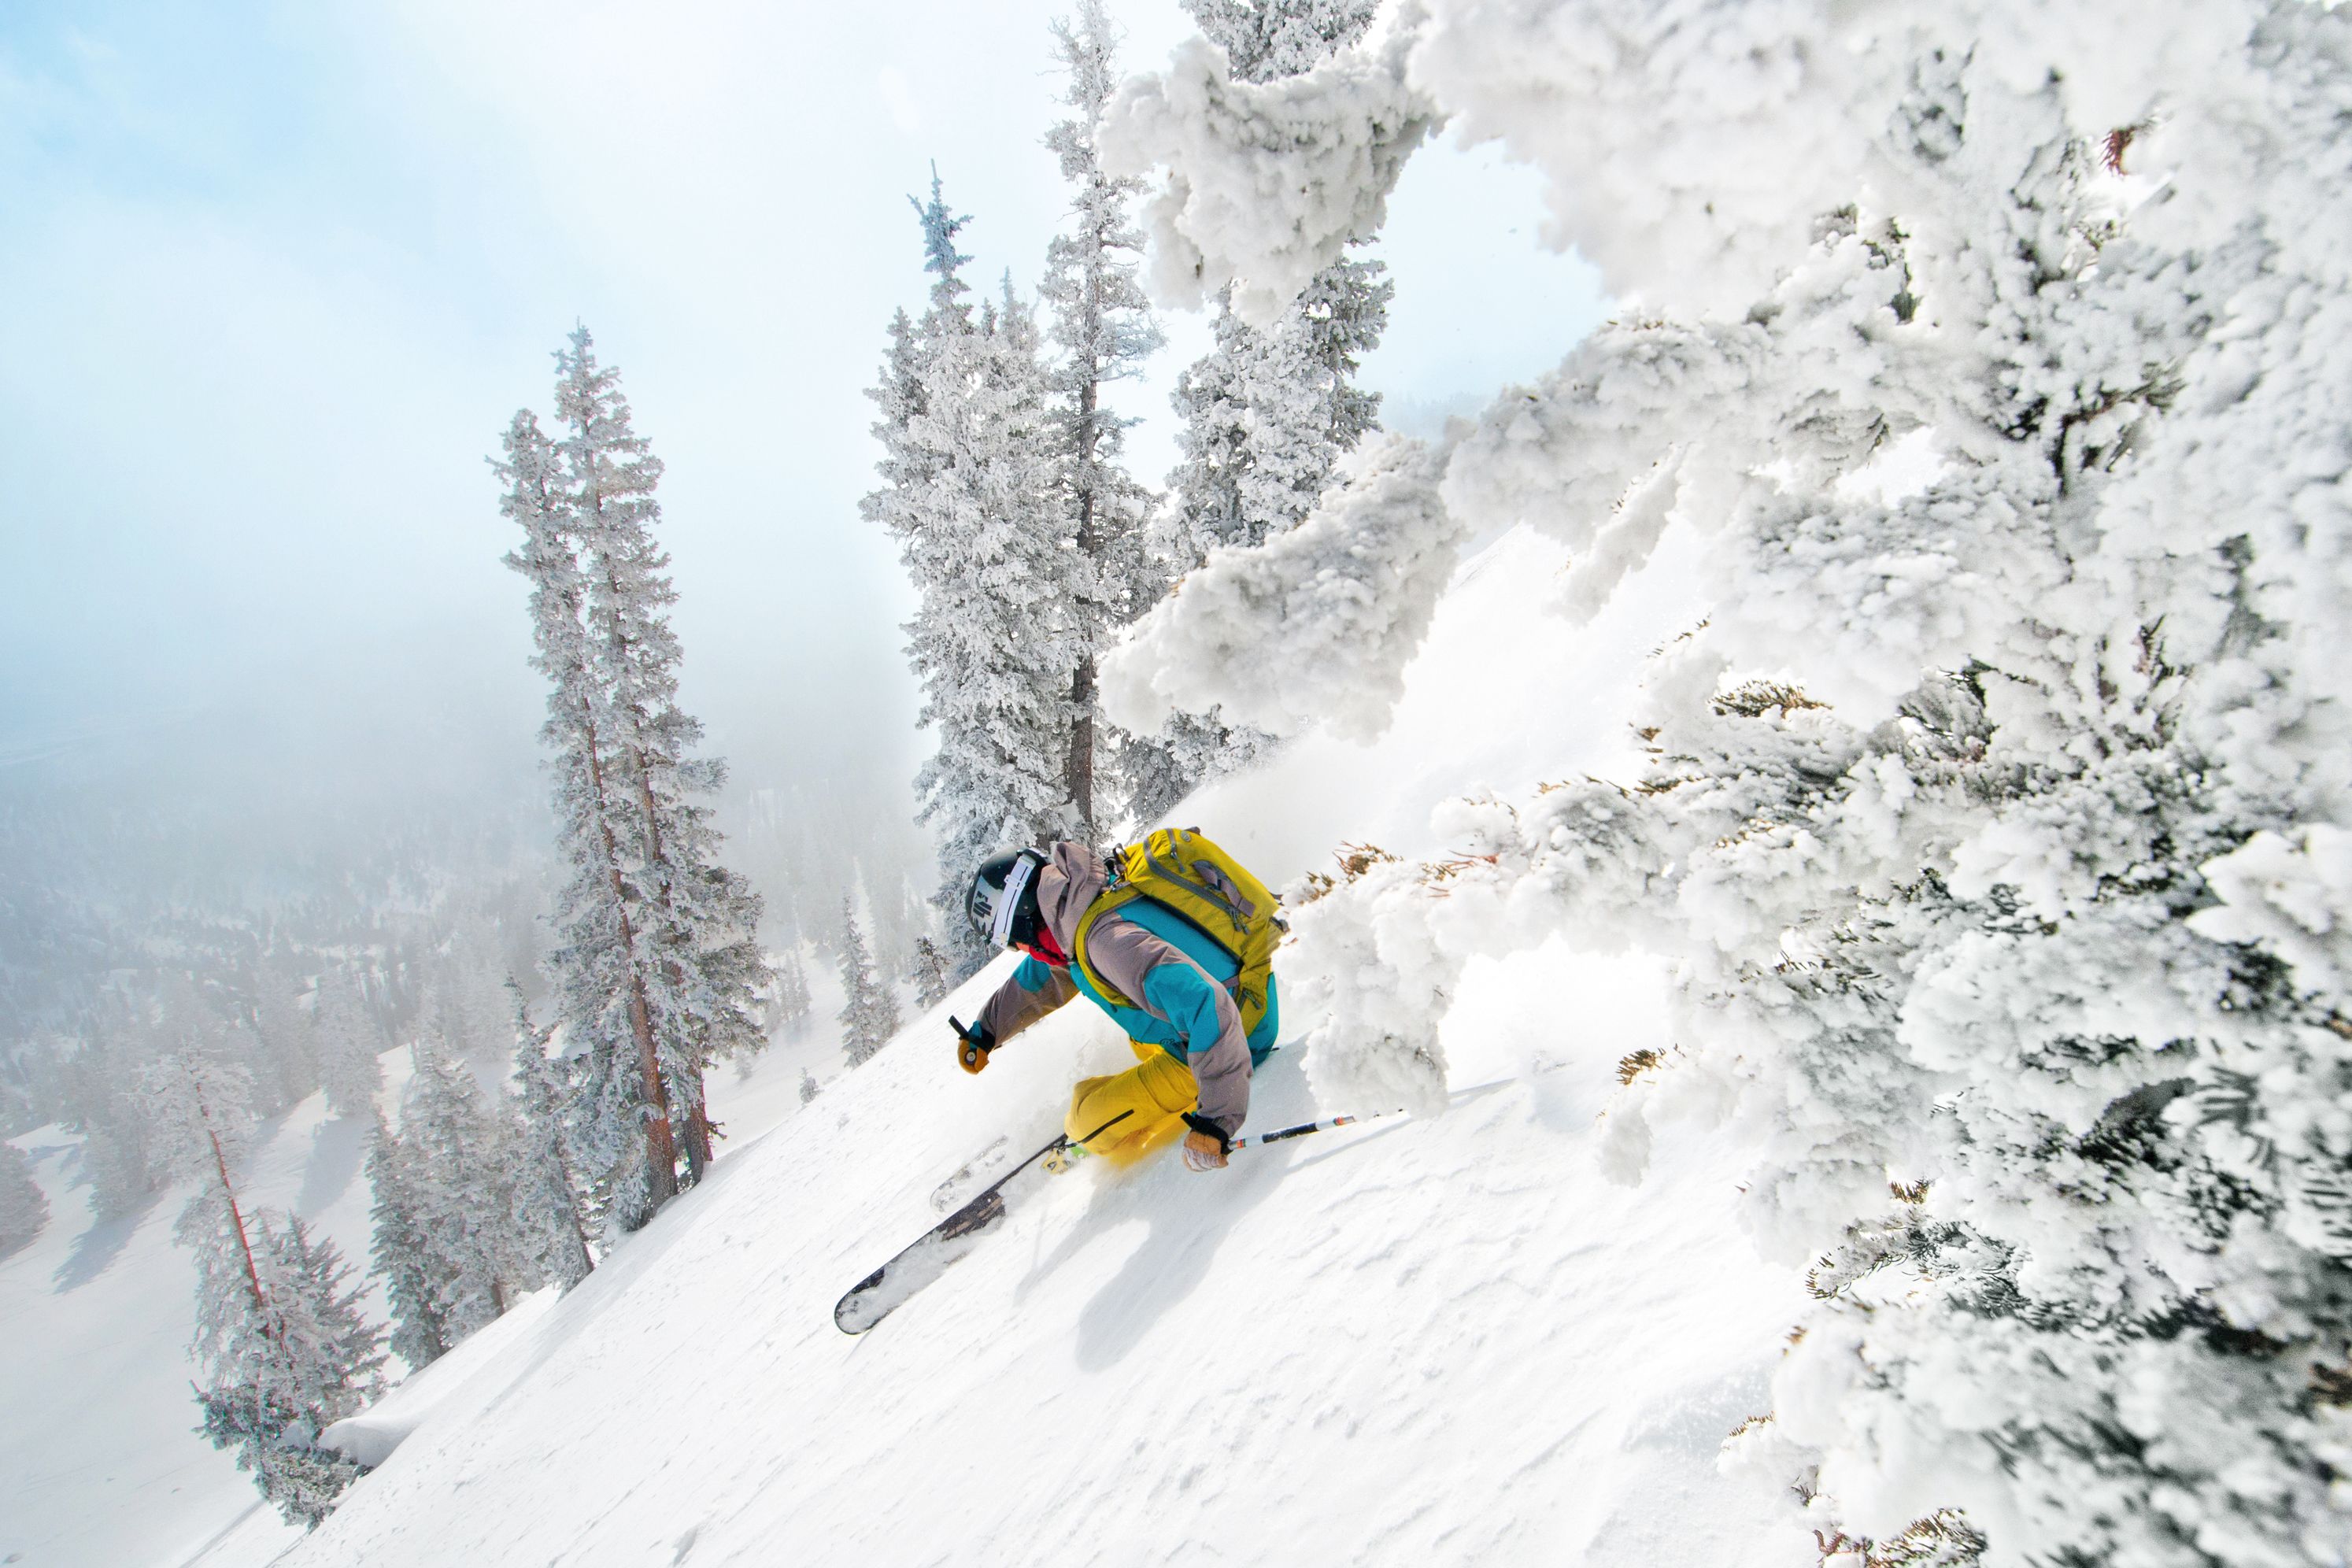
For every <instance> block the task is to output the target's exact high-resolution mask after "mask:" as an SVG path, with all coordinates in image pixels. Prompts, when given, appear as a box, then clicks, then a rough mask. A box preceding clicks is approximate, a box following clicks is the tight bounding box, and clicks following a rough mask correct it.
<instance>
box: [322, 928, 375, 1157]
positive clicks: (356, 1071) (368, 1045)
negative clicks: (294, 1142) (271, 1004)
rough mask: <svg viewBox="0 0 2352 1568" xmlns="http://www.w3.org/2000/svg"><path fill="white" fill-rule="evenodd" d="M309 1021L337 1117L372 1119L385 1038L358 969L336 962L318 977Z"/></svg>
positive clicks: (323, 1082)
mask: <svg viewBox="0 0 2352 1568" xmlns="http://www.w3.org/2000/svg"><path fill="white" fill-rule="evenodd" d="M313 1020H314V1022H315V1023H316V1025H317V1028H318V1038H319V1079H320V1084H321V1086H322V1087H323V1088H324V1089H326V1092H327V1106H328V1109H329V1110H332V1111H333V1112H334V1113H335V1114H336V1115H338V1116H349V1117H352V1118H357V1119H367V1120H373V1117H374V1116H375V1106H376V1096H377V1095H379V1094H381V1093H382V1092H383V1062H382V1061H381V1060H380V1059H379V1058H380V1057H381V1056H382V1054H383V1049H384V1039H383V1034H382V1032H381V1031H379V1030H378V1029H377V1027H376V1021H375V1016H374V1014H373V1013H372V1012H371V1011H370V1010H369V1008H368V1005H367V996H366V994H365V992H364V991H363V990H362V982H361V979H360V973H359V971H358V970H356V969H354V968H352V967H351V966H349V965H343V964H338V965H337V966H335V967H334V968H332V969H330V970H328V971H327V972H326V973H323V974H321V975H320V976H319V996H318V1002H317V1005H316V1011H315V1012H314V1014H313Z"/></svg>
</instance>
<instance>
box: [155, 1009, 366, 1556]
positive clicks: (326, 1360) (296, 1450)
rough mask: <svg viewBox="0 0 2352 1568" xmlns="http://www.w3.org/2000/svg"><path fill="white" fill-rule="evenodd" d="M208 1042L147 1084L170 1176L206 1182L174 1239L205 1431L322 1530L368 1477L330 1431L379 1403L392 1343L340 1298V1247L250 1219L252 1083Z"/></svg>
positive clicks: (279, 1500)
mask: <svg viewBox="0 0 2352 1568" xmlns="http://www.w3.org/2000/svg"><path fill="white" fill-rule="evenodd" d="M202 1045H203V1042H202V1041H201V1040H196V1041H192V1042H190V1044H189V1045H188V1046H187V1047H184V1048H183V1049H182V1050H180V1051H177V1052H174V1053H173V1054H171V1055H168V1056H165V1057H163V1058H160V1059H159V1060H157V1061H156V1062H155V1063H154V1064H152V1067H150V1068H149V1069H148V1070H147V1072H146V1073H145V1075H144V1087H145V1090H146V1092H147V1094H148V1095H149V1096H150V1097H151V1098H152V1100H153V1102H154V1104H155V1106H156V1109H157V1112H158V1131H159V1140H158V1142H159V1146H160V1151H161V1152H162V1155H163V1160H164V1162H165V1164H166V1168H167V1169H168V1170H169V1171H170V1172H171V1173H173V1174H174V1175H184V1176H189V1177H193V1178H194V1184H195V1191H194V1194H193V1195H192V1196H191V1197H190V1198H189V1200H188V1204H187V1206H186V1208H185V1209H184V1210H183V1211H182V1212H181V1215H180V1218H179V1222H178V1225H177V1226H176V1228H175V1230H174V1233H173V1234H174V1236H175V1237H177V1239H178V1240H179V1242H180V1244H181V1245H182V1246H184V1247H188V1248H189V1249H190V1251H191V1252H193V1253H194V1257H195V1261H196V1330H195V1336H194V1341H193V1342H192V1344H191V1346H190V1348H191V1350H192V1351H193V1352H194V1354H195V1356H196V1359H197V1361H198V1363H200V1364H201V1365H202V1366H203V1367H204V1368H205V1373H206V1383H205V1386H203V1387H201V1388H199V1389H198V1390H197V1391H196V1397H197V1402H198V1404H199V1405H201V1406H202V1408H203V1411H204V1426H203V1431H204V1433H205V1436H208V1437H209V1438H211V1439H212V1442H213V1444H214V1446H215V1447H222V1448H227V1447H235V1448H236V1449H237V1451H238V1454H237V1462H238V1465H239V1467H240V1468H246V1469H250V1470H252V1471H253V1472H254V1479H255V1483H256V1484H257V1486H259V1487H260V1489H261V1491H262V1495H263V1496H265V1497H267V1498H268V1499H269V1500H271V1501H272V1502H275V1503H276V1504H278V1508H279V1509H280V1510H281V1511H283V1512H284V1513H285V1515H286V1517H287V1519H288V1520H289V1521H300V1522H303V1523H306V1524H316V1523H317V1522H318V1521H319V1520H320V1519H321V1518H323V1517H325V1514H326V1511H327V1510H328V1509H330V1508H331V1507H332V1500H333V1498H334V1496H335V1494H337V1493H338V1492H340V1491H341V1489H343V1487H344V1486H346V1485H348V1484H349V1483H350V1481H351V1480H352V1478H353V1477H355V1476H356V1475H358V1474H359V1468H358V1467H357V1466H355V1465H352V1463H351V1462H350V1461H349V1460H347V1459H344V1458H341V1456H340V1455H336V1454H333V1453H331V1452H327V1451H325V1450H322V1449H320V1448H319V1447H317V1439H318V1435H319V1433H320V1430H322V1429H323V1428H324V1426H326V1424H327V1423H328V1422H330V1421H333V1420H337V1419H340V1418H341V1416H344V1415H350V1414H351V1413H352V1411H354V1410H356V1409H358V1408H359V1407H360V1405H362V1404H364V1403H365V1402H366V1401H367V1400H368V1399H371V1398H373V1396H374V1394H375V1392H376V1389H377V1388H378V1386H379V1384H378V1383H377V1380H376V1375H375V1373H376V1368H377V1367H378V1366H380V1365H381V1364H382V1357H381V1356H380V1355H379V1354H378V1353H377V1350H376V1347H377V1345H378V1343H379V1342H381V1338H382V1336H381V1334H380V1332H379V1331H376V1330H374V1329H373V1328H371V1327H370V1326H368V1325H367V1324H366V1323H365V1322H364V1321H362V1319H361V1318H360V1315H359V1311H358V1306H357V1303H358V1292H357V1291H355V1290H353V1291H348V1292H345V1291H341V1280H342V1279H343V1277H344V1276H345V1275H346V1274H347V1273H348V1270H347V1269H344V1268H342V1266H341V1259H340V1258H337V1257H336V1256H335V1254H334V1252H333V1249H332V1248H331V1247H312V1246H310V1242H309V1241H308V1238H307V1237H304V1236H303V1234H302V1231H301V1227H300V1225H299V1222H297V1221H293V1220H291V1219H290V1218H289V1221H288V1224H287V1226H286V1227H285V1229H284V1230H283V1231H282V1232H273V1231H272V1230H271V1229H270V1228H269V1227H268V1226H267V1225H266V1224H265V1223H263V1221H262V1219H261V1216H260V1215H258V1214H249V1213H248V1212H247V1207H246V1205H245V1204H244V1203H243V1201H242V1200H241V1199H240V1197H239V1195H238V1193H237V1189H236V1170H237V1168H238V1167H239V1165H240V1164H241V1163H242V1161H243V1157H244V1154H245V1152H246V1149H247V1140H248V1139H249V1138H250V1136H251V1133H252V1130H253V1126H254V1115H253V1080H252V1075H251V1073H250V1072H248V1071H247V1069H246V1068H245V1067H244V1066H243V1065H242V1064H240V1063H236V1062H229V1061H225V1060H222V1059H220V1058H217V1057H215V1056H213V1055H210V1054H207V1053H206V1052H205V1050H203V1049H202V1048H201V1047H202Z"/></svg>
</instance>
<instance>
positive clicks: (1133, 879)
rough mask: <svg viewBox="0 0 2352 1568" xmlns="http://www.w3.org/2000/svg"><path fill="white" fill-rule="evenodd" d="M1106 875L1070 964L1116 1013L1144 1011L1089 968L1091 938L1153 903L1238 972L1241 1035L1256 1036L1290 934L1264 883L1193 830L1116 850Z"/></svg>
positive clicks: (1076, 936) (1167, 830) (1083, 919)
mask: <svg viewBox="0 0 2352 1568" xmlns="http://www.w3.org/2000/svg"><path fill="white" fill-rule="evenodd" d="M1103 869H1104V871H1105V873H1106V875H1107V877H1108V881H1107V883H1106V885H1105V886H1104V888H1103V890H1102V893H1101V895H1100V896H1099V897H1097V899H1096V900H1095V901H1094V902H1093V903H1091V904H1089V905H1087V911H1086V913H1085V914H1083V915H1081V916H1079V917H1078V929H1077V930H1076V931H1075V932H1074V933H1073V934H1072V940H1071V946H1072V947H1073V948H1074V949H1075V950H1076V951H1074V952H1072V954H1071V960H1072V962H1073V963H1076V964H1077V966H1078V967H1079V969H1080V970H1082V971H1084V972H1085V974H1086V977H1087V980H1088V981H1089V982H1091V983H1092V984H1093V985H1094V987H1095V989H1096V990H1097V991H1099V992H1101V993H1102V994H1103V996H1104V997H1105V998H1106V999H1107V1000H1108V1001H1109V1002H1110V1003H1111V1004H1112V1005H1114V1006H1124V1007H1140V1006H1141V1005H1142V1004H1141V1002H1139V1001H1131V1000H1129V998H1127V997H1125V996H1122V995H1120V994H1119V993H1118V990H1117V988H1115V987H1114V986H1113V985H1112V984H1110V983H1109V982H1108V981H1107V980H1105V979H1104V978H1103V977H1102V975H1101V973H1099V972H1097V970H1096V968H1095V966H1094V965H1093V964H1092V963H1088V962H1087V932H1088V931H1091V930H1093V929H1094V923H1095V921H1098V920H1100V919H1102V917H1103V916H1105V915H1107V914H1111V913H1114V912H1115V911H1117V910H1118V909H1120V908H1121V907H1122V906H1124V905H1127V904H1131V903H1133V902H1134V901H1135V900H1138V899H1150V900H1151V901H1152V902H1153V903H1156V904H1160V905H1163V906H1165V907H1166V908H1168V909H1170V910H1174V911H1175V912H1176V913H1177V914H1180V915H1181V916H1183V917H1184V919H1185V920H1186V921H1190V922H1191V923H1192V925H1194V926H1195V927H1197V928H1199V930H1200V931H1201V933H1202V935H1203V936H1206V937H1207V938H1208V939H1209V940H1210V941H1211V942H1215V943H1216V944H1217V945H1218V946H1219V947H1221V948H1223V950H1224V951H1225V953H1226V955H1227V956H1228V957H1230V958H1231V959H1232V960H1233V961H1234V964H1235V965H1236V966H1237V969H1238V973H1235V974H1234V978H1233V980H1232V981H1231V982H1229V983H1228V984H1229V988H1230V989H1231V990H1232V991H1233V994H1234V1004H1235V1005H1237V1006H1239V1007H1240V1009H1241V1015H1242V1030H1243V1032H1244V1034H1247V1033H1250V1032H1252V1031H1255V1029H1256V1028H1257V1026H1258V1023H1259V1021H1260V1020H1262V1019H1263V1018H1264V1017H1265V985H1266V979H1267V976H1268V975H1269V974H1271V973H1273V968H1274V950H1275V948H1276V945H1277V944H1278V943H1280V942H1281V941H1282V933H1283V931H1284V929H1285V928H1284V925H1283V922H1282V917H1281V914H1280V912H1279V911H1280V907H1281V906H1280V904H1279V902H1278V901H1277V900H1276V898H1275V896H1274V895H1273V894H1272V893H1270V892H1268V891H1267V890H1266V887H1265V883H1263V882H1261V881H1259V880H1258V879H1256V878H1255V877H1254V876H1252V875H1250V872H1249V869H1248V868H1246V867H1244V865H1243V864H1242V863H1241V862H1240V861H1238V860H1236V859H1234V858H1233V857H1232V856H1230V855H1228V854H1226V853H1225V852H1224V851H1223V849H1220V848H1218V847H1216V845H1214V844H1213V843H1212V842H1210V840H1209V839H1208V838H1207V837H1205V836H1203V835H1202V832H1201V831H1200V829H1198V828H1194V827H1162V828H1160V829H1159V830H1158V831H1156V832H1154V833H1153V834H1152V835H1151V836H1150V837H1148V838H1146V839H1145V840H1144V841H1143V842H1142V843H1140V844H1130V845H1129V846H1127V847H1124V848H1121V849H1115V850H1113V851H1111V853H1110V854H1109V855H1108V857H1106V858H1105V860H1104V865H1103Z"/></svg>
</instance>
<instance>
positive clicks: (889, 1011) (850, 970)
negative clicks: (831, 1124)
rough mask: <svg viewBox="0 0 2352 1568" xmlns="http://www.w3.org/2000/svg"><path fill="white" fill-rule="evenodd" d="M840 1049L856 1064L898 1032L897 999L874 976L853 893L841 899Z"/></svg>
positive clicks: (871, 1054)
mask: <svg viewBox="0 0 2352 1568" xmlns="http://www.w3.org/2000/svg"><path fill="white" fill-rule="evenodd" d="M841 990H842V996H843V1001H842V1004H841V1014H840V1018H841V1048H842V1051H843V1052H844V1054H845V1055H846V1056H847V1057H848V1058H849V1065H850V1066H851V1067H856V1066H857V1065H858V1064H859V1063H861V1062H864V1061H865V1060H866V1059H867V1058H870V1057H871V1056H873V1054H874V1053H875V1052H876V1051H878V1050H880V1049H881V1048H882V1047H883V1045H884V1043H885V1042H886V1041H887V1040H888V1039H889V1038H890V1037H891V1036H893V1035H895V1034H897V1033H898V998H897V997H896V996H893V995H892V994H890V989H889V987H887V986H886V985H884V984H882V982H881V981H880V980H879V979H878V978H877V977H876V975H875V973H874V963H873V960H871V959H870V958H868V957H867V956H866V936H865V933H864V932H862V931H859V930H858V929H857V900H856V897H855V896H854V895H851V894H844V895H843V896H842V900H841Z"/></svg>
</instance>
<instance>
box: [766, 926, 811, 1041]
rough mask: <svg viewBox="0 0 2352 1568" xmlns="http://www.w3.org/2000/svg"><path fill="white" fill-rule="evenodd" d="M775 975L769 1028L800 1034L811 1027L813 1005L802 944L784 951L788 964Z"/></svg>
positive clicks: (770, 1003)
mask: <svg viewBox="0 0 2352 1568" xmlns="http://www.w3.org/2000/svg"><path fill="white" fill-rule="evenodd" d="M775 972H776V983H775V984H774V985H773V986H772V988H771V989H770V991H769V1029H770V1031H771V1032H774V1031H777V1030H781V1031H782V1032H783V1033H784V1034H786V1035H788V1036H791V1035H798V1034H799V1033H800V1032H801V1030H802V1029H803V1028H804V1027H806V1026H807V1024H808V1016H809V1003H810V996H809V980H808V965H807V964H806V963H803V961H802V959H801V944H800V943H799V942H793V945H792V946H790V947H788V948H786V949H785V950H784V961H783V962H782V963H780V964H777V965H776V966H775Z"/></svg>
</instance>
